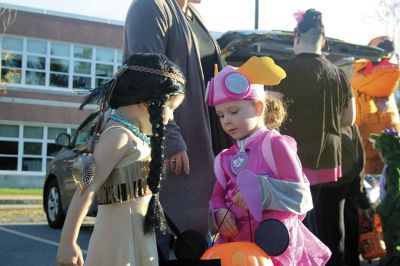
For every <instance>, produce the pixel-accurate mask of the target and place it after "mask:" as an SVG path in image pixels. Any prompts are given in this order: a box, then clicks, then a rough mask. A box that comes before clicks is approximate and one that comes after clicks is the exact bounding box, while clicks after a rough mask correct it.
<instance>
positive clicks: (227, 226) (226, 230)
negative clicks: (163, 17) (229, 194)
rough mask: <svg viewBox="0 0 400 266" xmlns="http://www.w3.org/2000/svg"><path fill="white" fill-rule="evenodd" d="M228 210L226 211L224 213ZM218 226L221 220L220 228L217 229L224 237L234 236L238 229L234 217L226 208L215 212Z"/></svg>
mask: <svg viewBox="0 0 400 266" xmlns="http://www.w3.org/2000/svg"><path fill="white" fill-rule="evenodd" d="M226 212H228V213H226ZM225 214H226V217H225V219H224V216H225ZM215 216H216V219H217V223H218V226H219V225H220V224H221V222H222V220H223V219H224V220H223V223H222V225H221V228H220V229H219V233H221V234H222V235H223V236H224V237H235V236H237V235H238V234H239V230H238V228H237V226H236V220H235V217H234V216H233V214H232V213H231V212H229V211H228V209H225V208H223V209H218V211H217V213H216V214H215Z"/></svg>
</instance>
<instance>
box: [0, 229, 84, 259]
mask: <svg viewBox="0 0 400 266" xmlns="http://www.w3.org/2000/svg"><path fill="white" fill-rule="evenodd" d="M0 230H2V231H4V232H7V233H10V234H14V235H17V236H22V237H25V238H28V239H32V240H35V241H38V242H42V243H45V244H48V245H52V246H56V247H58V246H59V243H58V242H55V241H51V240H47V239H44V238H41V237H37V236H32V235H28V234H25V233H21V232H18V231H16V230H13V229H9V228H5V227H3V226H0ZM82 253H83V254H85V255H87V250H84V249H82Z"/></svg>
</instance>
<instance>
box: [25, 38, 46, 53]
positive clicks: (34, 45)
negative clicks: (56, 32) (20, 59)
mask: <svg viewBox="0 0 400 266" xmlns="http://www.w3.org/2000/svg"><path fill="white" fill-rule="evenodd" d="M46 47H47V43H46V42H44V41H34V40H28V42H27V50H28V52H29V53H37V54H46V52H47V51H46Z"/></svg>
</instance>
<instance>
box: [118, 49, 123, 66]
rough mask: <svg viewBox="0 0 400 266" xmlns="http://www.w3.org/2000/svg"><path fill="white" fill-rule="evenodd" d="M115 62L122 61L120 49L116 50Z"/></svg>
mask: <svg viewBox="0 0 400 266" xmlns="http://www.w3.org/2000/svg"><path fill="white" fill-rule="evenodd" d="M117 62H118V63H122V51H121V50H118V51H117Z"/></svg>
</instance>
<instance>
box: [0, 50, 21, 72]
mask: <svg viewBox="0 0 400 266" xmlns="http://www.w3.org/2000/svg"><path fill="white" fill-rule="evenodd" d="M1 64H2V66H3V67H17V68H21V67H22V55H20V54H13V53H3V54H2V55H1Z"/></svg>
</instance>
